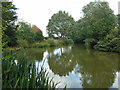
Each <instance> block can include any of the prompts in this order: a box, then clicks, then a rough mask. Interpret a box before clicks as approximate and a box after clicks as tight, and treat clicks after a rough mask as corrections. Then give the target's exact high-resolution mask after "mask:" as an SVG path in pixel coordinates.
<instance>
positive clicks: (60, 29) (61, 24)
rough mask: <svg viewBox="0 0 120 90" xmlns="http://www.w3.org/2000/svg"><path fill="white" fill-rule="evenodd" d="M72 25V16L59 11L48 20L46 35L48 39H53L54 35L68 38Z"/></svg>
mask: <svg viewBox="0 0 120 90" xmlns="http://www.w3.org/2000/svg"><path fill="white" fill-rule="evenodd" d="M74 23H75V21H74V19H73V18H72V16H70V15H68V13H66V12H65V11H64V12H63V11H59V12H58V13H56V14H54V15H53V16H52V17H51V19H49V23H48V26H47V33H48V35H49V37H55V35H57V36H58V37H59V38H64V37H68V38H70V37H71V35H72V32H73V30H72V26H73V24H74Z"/></svg>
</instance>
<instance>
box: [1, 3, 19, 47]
mask: <svg viewBox="0 0 120 90" xmlns="http://www.w3.org/2000/svg"><path fill="white" fill-rule="evenodd" d="M16 10H17V8H16V7H15V5H13V4H12V2H2V30H3V39H2V41H3V42H4V41H7V42H8V45H9V46H14V45H16V40H17V39H16V34H15V32H16V30H17V25H15V21H16V20H17V14H16Z"/></svg>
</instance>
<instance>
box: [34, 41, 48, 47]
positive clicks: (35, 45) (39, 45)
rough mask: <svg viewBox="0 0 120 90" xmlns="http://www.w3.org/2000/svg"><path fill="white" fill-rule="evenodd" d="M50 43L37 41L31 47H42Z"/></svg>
mask: <svg viewBox="0 0 120 90" xmlns="http://www.w3.org/2000/svg"><path fill="white" fill-rule="evenodd" d="M49 46H50V44H49V43H47V42H40V43H39V42H37V43H34V44H33V47H37V48H43V47H49Z"/></svg>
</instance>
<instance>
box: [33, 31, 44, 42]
mask: <svg viewBox="0 0 120 90" xmlns="http://www.w3.org/2000/svg"><path fill="white" fill-rule="evenodd" d="M42 40H44V36H43V35H42V32H41V31H37V32H36V33H35V41H42Z"/></svg>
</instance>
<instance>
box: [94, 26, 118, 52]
mask: <svg viewBox="0 0 120 90" xmlns="http://www.w3.org/2000/svg"><path fill="white" fill-rule="evenodd" d="M117 33H118V30H117V29H116V28H115V29H113V30H111V31H110V33H109V34H107V35H106V37H105V38H104V40H102V41H99V42H97V45H95V46H94V48H95V49H97V50H102V51H114V52H120V39H119V38H120V36H118V35H117Z"/></svg>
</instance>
